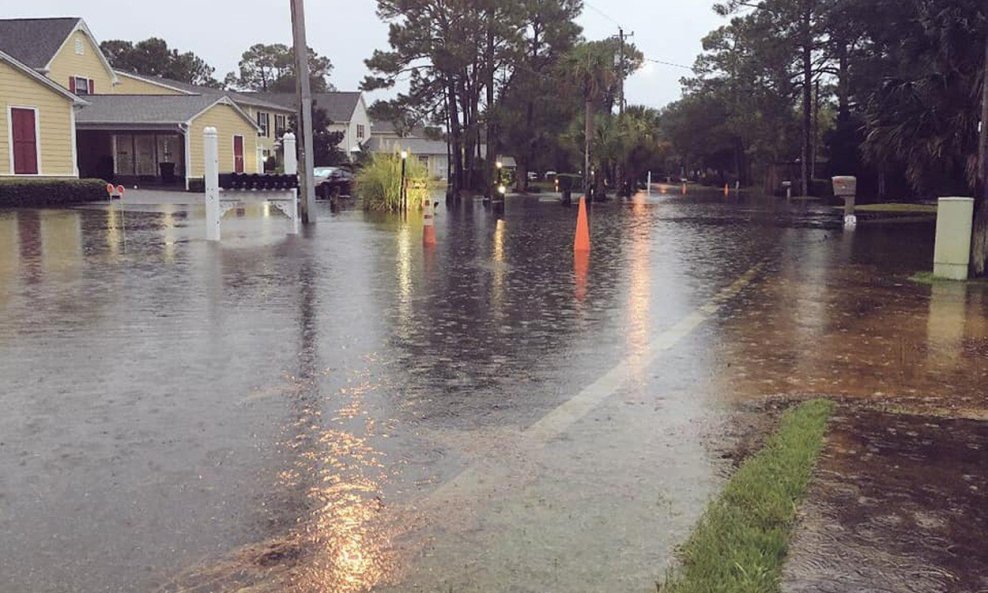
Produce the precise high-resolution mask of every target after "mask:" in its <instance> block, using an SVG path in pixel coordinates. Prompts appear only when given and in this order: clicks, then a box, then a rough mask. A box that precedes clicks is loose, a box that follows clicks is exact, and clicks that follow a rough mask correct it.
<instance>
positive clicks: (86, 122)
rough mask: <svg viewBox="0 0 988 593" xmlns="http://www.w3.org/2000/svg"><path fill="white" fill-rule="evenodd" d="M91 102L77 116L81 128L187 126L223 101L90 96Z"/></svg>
mask: <svg viewBox="0 0 988 593" xmlns="http://www.w3.org/2000/svg"><path fill="white" fill-rule="evenodd" d="M87 100H88V101H89V103H90V104H89V106H87V107H85V108H83V109H82V110H80V111H79V112H78V113H77V114H76V123H77V124H79V126H80V127H86V126H97V125H103V126H107V125H116V126H128V127H134V126H141V125H144V126H156V125H178V124H184V123H186V122H189V121H191V120H192V119H193V118H194V117H195V116H197V115H199V114H200V113H202V112H203V111H205V110H206V109H208V108H209V107H211V106H212V105H214V104H215V103H217V102H219V101H221V100H223V98H222V97H219V96H217V95H90V96H88V97H87Z"/></svg>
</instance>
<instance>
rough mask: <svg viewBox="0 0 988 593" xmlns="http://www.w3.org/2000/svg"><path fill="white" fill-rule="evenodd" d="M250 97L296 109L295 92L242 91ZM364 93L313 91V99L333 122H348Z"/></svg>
mask: <svg viewBox="0 0 988 593" xmlns="http://www.w3.org/2000/svg"><path fill="white" fill-rule="evenodd" d="M241 94H243V95H246V96H248V97H252V96H253V97H258V98H260V99H261V100H263V101H268V102H271V103H277V104H278V105H281V106H282V107H285V108H287V109H295V94H294V93H263V92H258V93H241ZM361 96H362V93H360V92H359V91H348V92H334V93H313V94H312V99H313V100H314V101H315V102H316V106H317V107H320V108H322V109H323V110H325V111H326V115H328V116H329V119H330V120H331V121H333V123H347V122H349V121H350V119H351V118H352V117H353V112H354V111H356V110H357V105H358V104H359V103H360V97H361Z"/></svg>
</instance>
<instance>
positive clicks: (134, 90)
mask: <svg viewBox="0 0 988 593" xmlns="http://www.w3.org/2000/svg"><path fill="white" fill-rule="evenodd" d="M115 72H116V75H117V78H118V80H119V81H120V84H119V85H117V87H116V88H117V92H121V93H127V94H144V95H164V94H168V95H215V96H225V97H227V98H229V99H230V100H232V101H233V102H234V103H236V104H237V106H239V107H240V108H241V109H243V110H244V112H245V113H247V115H248V116H250V118H251V119H252V120H253V121H254V123H256V124H257V127H258V128H259V131H258V135H257V160H258V162H259V163H261V165H262V166H263V163H264V161H265V160H266V159H267V158H268V157H270V156H273V155H275V153H276V151H277V148H278V145H277V143H278V141H279V140H280V139H281V138H282V137H284V135H285V133H286V132H287V131H288V122H289V117H290V116H291V115H292V114H293V113H294V110H292V109H291V108H289V107H285V106H284V105H280V104H278V103H273V102H271V101H267V100H264V99H262V98H260V97H257V96H253V95H251V94H250V93H238V92H235V91H227V90H222V89H214V88H209V87H203V86H199V85H194V84H188V83H185V82H180V81H177V80H169V79H167V78H161V77H156V76H144V75H141V74H134V73H132V72H124V71H122V70H116V71H115Z"/></svg>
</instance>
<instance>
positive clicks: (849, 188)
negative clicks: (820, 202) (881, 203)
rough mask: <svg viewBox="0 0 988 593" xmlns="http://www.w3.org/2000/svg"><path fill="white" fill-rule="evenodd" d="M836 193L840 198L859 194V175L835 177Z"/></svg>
mask: <svg viewBox="0 0 988 593" xmlns="http://www.w3.org/2000/svg"><path fill="white" fill-rule="evenodd" d="M833 181H834V195H835V196H837V197H838V198H843V197H847V196H856V195H858V178H857V177H846V176H841V177H834V179H833Z"/></svg>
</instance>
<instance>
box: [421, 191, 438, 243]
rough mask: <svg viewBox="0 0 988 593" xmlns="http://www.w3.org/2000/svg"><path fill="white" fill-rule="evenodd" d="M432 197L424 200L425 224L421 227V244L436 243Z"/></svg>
mask: <svg viewBox="0 0 988 593" xmlns="http://www.w3.org/2000/svg"><path fill="white" fill-rule="evenodd" d="M435 214H436V212H435V208H434V206H433V204H432V198H431V197H430V198H426V200H425V226H424V227H423V229H422V244H423V245H425V246H432V245H435V244H436V216H435Z"/></svg>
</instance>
